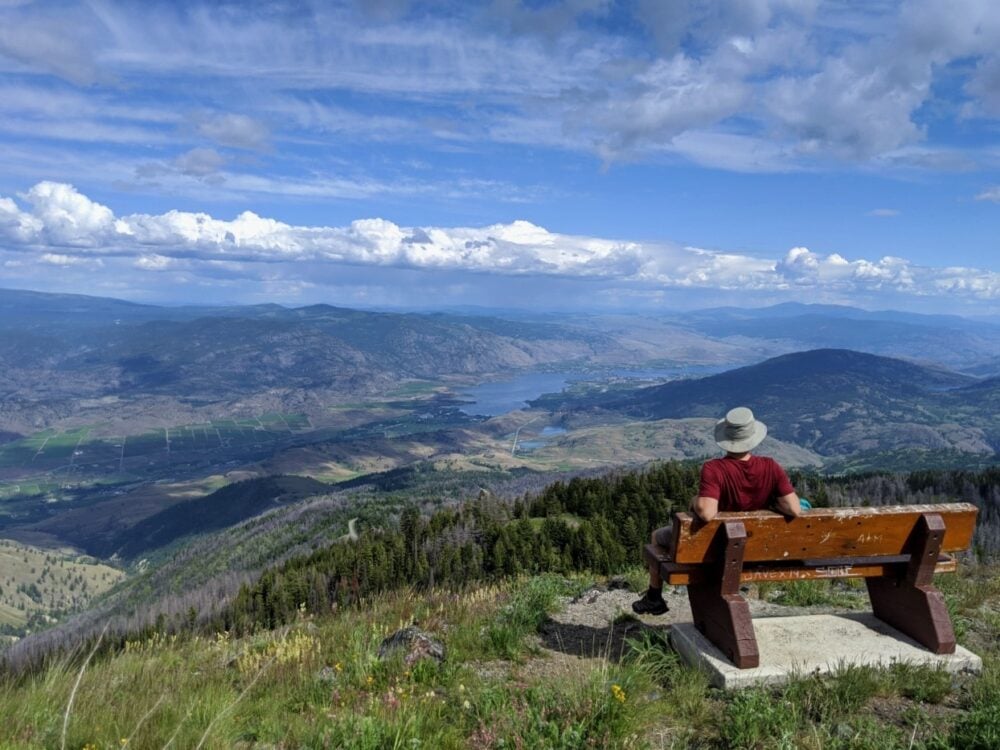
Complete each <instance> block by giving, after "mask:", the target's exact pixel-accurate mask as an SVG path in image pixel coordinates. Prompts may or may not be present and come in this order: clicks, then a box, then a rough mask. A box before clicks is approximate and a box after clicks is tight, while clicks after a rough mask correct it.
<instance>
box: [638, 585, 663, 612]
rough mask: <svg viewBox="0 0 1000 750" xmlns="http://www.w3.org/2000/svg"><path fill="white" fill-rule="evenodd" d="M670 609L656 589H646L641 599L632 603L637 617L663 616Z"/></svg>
mask: <svg viewBox="0 0 1000 750" xmlns="http://www.w3.org/2000/svg"><path fill="white" fill-rule="evenodd" d="M668 609H670V607H668V606H667V603H666V602H665V601H663V594H662V593H661V592H659V591H656V589H646V593H645V594H643V595H642V598H641V599H636V600H635V601H634V602H632V611H633V612H635V613H636V614H637V615H662V614H663V613H664V612H666V611H667V610H668Z"/></svg>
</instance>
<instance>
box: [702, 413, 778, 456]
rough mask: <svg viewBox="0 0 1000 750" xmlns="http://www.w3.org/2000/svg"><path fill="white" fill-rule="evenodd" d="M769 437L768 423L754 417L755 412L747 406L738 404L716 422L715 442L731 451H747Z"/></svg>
mask: <svg viewBox="0 0 1000 750" xmlns="http://www.w3.org/2000/svg"><path fill="white" fill-rule="evenodd" d="M765 437H767V425H766V424H764V423H763V422H761V421H760V420H757V419H754V416H753V412H752V411H750V410H749V409H748V408H746V407H745V406H737V407H736V408H735V409H730V410H729V411H728V412H726V416H725V417H724V418H722V419H720V420H719V421H718V422H716V424H715V442H716V443H718V445H719V447H720V448H722V449H723V450H725V451H729V452H730V453H746V452H747V451H750V450H753V449H754V448H756V447H757V446H758V445H760V441H761V440H763V439H764V438H765Z"/></svg>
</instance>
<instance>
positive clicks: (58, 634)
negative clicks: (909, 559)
mask: <svg viewBox="0 0 1000 750" xmlns="http://www.w3.org/2000/svg"><path fill="white" fill-rule="evenodd" d="M698 474H699V467H698V464H696V463H690V462H682V463H678V462H667V463H662V464H657V465H654V466H652V467H649V468H647V469H644V470H641V471H631V472H615V473H611V474H607V475H603V476H597V477H577V478H574V479H571V480H569V481H560V482H556V483H553V484H551V485H548V486H547V487H545V488H544V489H542V490H540V491H537V492H528V493H525V494H521V495H518V496H515V497H509V498H500V497H494V496H492V495H490V494H489V493H485V492H484V493H480V496H479V497H477V498H475V499H470V500H468V501H465V502H457V503H450V504H445V505H444V506H441V507H439V508H437V509H436V510H435V509H433V507H434V503H428V504H426V505H425V506H423V507H422V508H421V507H418V506H417V505H416V504H413V503H411V504H408V505H406V506H405V507H404V508H403V509H402V511H401V512H399V513H398V514H396V513H393V512H392V511H391V510H390V506H383V510H382V511H381V515H379V516H372V515H369V514H366V517H367V518H369V519H372V518H380V519H384V523H383V522H381V521H380V522H378V523H379V525H378V526H373V525H372V523H371V522H366V523H365V524H364V525H363V527H362V529H361V534H360V538H359V539H358V540H357V541H355V542H346V543H344V542H342V543H334V544H331V545H328V546H325V547H321V548H318V549H315V550H314V551H312V552H306V553H305V554H300V555H298V556H295V557H292V558H290V559H287V560H285V561H284V562H282V563H281V564H279V565H277V566H274V567H271V568H268V569H266V570H264V571H262V572H260V573H259V575H251V573H250V572H249V571H247V572H246V573H243V574H240V575H238V576H234V575H233V574H231V573H223V574H220V576H219V577H218V578H217V579H215V580H209V581H207V582H206V583H204V584H203V585H201V586H200V587H199V588H198V589H197V590H196V591H193V592H190V593H187V594H185V593H178V594H176V595H173V596H170V597H168V599H169V601H168V600H163V599H161V600H157V601H154V602H148V601H146V602H141V601H140V600H137V601H136V605H137V606H141V611H136V612H134V613H133V614H132V615H129V616H119V617H116V618H113V621H112V622H111V625H110V626H109V627H110V631H109V633H108V635H107V636H106V640H105V642H106V643H107V644H114V643H116V642H117V643H124V641H125V640H126V639H127V638H129V637H131V636H134V634H135V633H137V632H154V631H163V630H166V631H177V630H188V629H190V628H196V629H200V630H206V631H216V630H218V631H221V630H231V631H236V632H252V631H254V630H256V629H258V628H270V627H274V626H276V625H279V624H281V623H284V622H288V621H289V620H290V619H293V618H295V617H297V616H298V615H299V613H300V612H301V611H303V610H305V611H307V612H328V611H330V610H331V608H340V607H344V606H349V605H352V604H357V603H358V602H360V601H363V600H364V599H365V598H366V597H369V596H371V595H374V594H379V593H380V592H385V591H388V590H391V589H396V588H400V587H417V588H418V589H419V588H429V587H434V586H437V587H441V586H443V587H446V588H460V587H462V586H464V585H466V584H469V583H472V582H479V581H497V580H501V579H506V578H509V577H512V576H517V575H520V574H537V573H545V572H554V573H562V574H565V573H570V572H582V571H589V572H593V573H597V574H610V573H615V572H619V571H621V570H623V569H625V568H627V567H628V566H633V565H635V564H637V563H638V562H639V561H640V559H641V557H640V554H641V547H642V545H643V544H644V543H645V541H646V540H647V539H648V536H649V532H650V530H651V529H653V528H655V527H657V526H660V525H663V524H664V523H665V522H666V520H667V519H668V518H669V516H670V514H671V513H672V512H673V511H674V510H677V509H682V508H684V507H686V505H687V502H688V500H689V498H690V497H691V496H692V495H693V494H694V493H695V492H696V490H697V482H698ZM792 480H793V482H794V483H795V485H796V487H797V488H798V490H799V491H800V493H801V494H803V495H805V496H808V497H809V498H810V499H811V500H812V501H813V502H814V503H815V504H817V505H820V506H822V505H832V506H847V505H885V504H898V503H903V504H908V503H927V502H947V501H965V502H972V503H974V504H976V505H977V506H978V507H979V508H980V519H979V525H978V528H977V531H976V536H975V541H974V553H975V554H976V555H977V556H978V557H980V558H994V557H996V556H997V555H998V554H1000V470H998V469H990V470H986V471H980V472H958V471H956V472H916V473H913V474H910V475H889V474H873V475H867V476H856V477H847V478H824V477H821V476H819V475H814V474H797V473H793V474H792ZM337 512H338V513H340V514H341V515H342V514H343V509H339V510H338V511H337ZM206 539H208V540H211V537H207V538H206ZM255 544H258V545H264V544H266V539H259V540H257V542H255ZM211 546H212V545H211V542H210V541H209V542H208V543H207V544H203V545H202V547H203V548H205V549H208V548H210V547H211ZM188 564H189V567H191V566H193V567H197V559H194V560H190V561H188ZM241 581H243V582H244V583H243V585H242V586H240V582H241ZM234 584H235V585H234ZM237 587H238V591H237ZM206 592H208V593H209V594H211V592H215V594H214V596H207V598H206ZM84 622H86V623H87V624H83V623H84ZM104 624H105V619H104V618H102V619H98V620H95V619H93V618H91V619H89V620H84V621H82V622H80V623H78V624H77V625H76V626H75V627H74V626H73V624H69V625H68V626H64V627H61V628H59V629H57V630H55V631H49V632H43V633H39V634H37V635H35V636H32V637H29V638H27V639H25V640H24V641H22V642H21V643H18V644H16V645H15V646H14V647H12V648H11V649H10V650H9V652H8V654H7V659H8V666H16V665H24V664H28V663H31V662H33V661H35V660H36V659H37V658H38V657H39V656H40V655H42V654H44V653H46V652H49V651H51V650H52V649H55V650H57V651H58V650H61V649H64V648H69V647H72V646H74V645H78V644H79V642H80V640H81V638H82V639H84V640H86V639H88V638H90V637H93V636H94V635H95V634H96V632H98V631H99V629H100V628H101V627H103V626H104Z"/></svg>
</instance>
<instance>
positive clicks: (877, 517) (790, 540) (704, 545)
mask: <svg viewBox="0 0 1000 750" xmlns="http://www.w3.org/2000/svg"><path fill="white" fill-rule="evenodd" d="M977 512H978V510H977V508H976V506H974V505H972V504H970V503H942V504H934V505H904V506H886V507H882V508H817V509H813V510H810V511H807V512H806V513H804V514H803V515H802V516H800V517H799V518H786V517H784V516H782V515H780V514H778V513H774V512H772V511H752V512H743V513H720V514H719V515H718V516H716V517H715V518H714V519H713V520H711V521H709V522H708V523H705V522H704V521H702V520H700V519H698V518H696V517H695V516H693V515H692V514H690V513H676V514H675V515H674V526H673V534H674V539H673V544H672V545H671V546H672V548H673V550H674V551H675V552H674V555H675V562H678V563H706V562H713V561H714V560H715V559H716V555H717V554H718V551H717V549H716V548H715V545H713V544H712V540H713V539H715V536H716V534H717V533H718V531H719V526H720V524H723V523H726V522H732V521H739V522H742V523H743V525H744V527H745V528H746V532H747V540H746V546H745V549H744V557H743V559H744V561H745V563H752V562H760V561H767V560H770V561H782V560H800V559H803V558H838V557H866V556H884V555H901V554H906V553H909V552H910V551H911V550H910V549H909V548H908V547H910V546H912V542H911V541H910V539H911V535H912V533H913V531H914V528H915V527H916V525H917V522H918V521H919V519H920V518H921V516H922V515H924V514H937V515H939V516H940V517H941V518H942V519H943V521H944V524H945V533H944V538H943V540H942V543H941V551H942V552H958V551H960V550H965V549H968V547H969V545H970V544H971V543H972V533H973V530H974V529H975V525H976V514H977Z"/></svg>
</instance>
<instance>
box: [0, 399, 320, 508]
mask: <svg viewBox="0 0 1000 750" xmlns="http://www.w3.org/2000/svg"><path fill="white" fill-rule="evenodd" d="M312 427H313V425H312V423H311V422H310V421H309V418H308V417H307V416H305V415H304V414H277V413H274V414H263V415H261V416H259V417H251V418H242V419H218V420H211V421H209V422H204V423H200V424H190V425H181V426H178V427H168V428H159V429H155V430H149V431H147V432H143V433H140V434H135V435H107V434H105V432H104V431H103V430H102V429H101V428H100V426H96V425H95V426H88V427H79V428H75V429H71V430H65V431H57V430H45V431H43V432H39V433H36V434H34V435H31V436H29V437H26V438H22V439H21V440H16V441H14V442H11V443H6V444H4V445H0V478H6V479H8V480H16V479H19V478H21V477H24V476H47V477H48V478H50V479H52V480H55V479H56V478H60V479H65V478H68V477H80V476H81V475H88V474H89V475H109V474H127V473H128V472H129V471H130V470H142V471H143V472H145V471H147V470H148V468H149V467H150V466H154V467H155V466H156V465H159V464H167V465H169V464H171V463H174V462H181V463H187V462H190V461H191V460H192V459H195V460H197V459H198V458H199V457H200V458H202V459H204V458H211V457H213V456H216V457H222V458H223V460H225V459H226V458H228V456H226V455H225V454H229V453H239V452H242V451H243V450H245V449H255V448H263V447H274V446H276V445H280V444H281V443H283V442H288V441H291V440H294V438H295V436H297V435H299V434H301V433H304V432H306V431H308V430H311V429H312ZM22 484H23V487H21V488H20V489H19V490H18V491H17V492H16V493H14V491H13V489H12V487H11V483H10V481H8V482H7V483H5V485H4V487H3V488H2V489H0V499H2V498H3V496H4V493H5V492H6V493H8V494H11V493H13V494H29V493H30V492H31V491H32V490H33V489H37V490H38V491H39V492H45V491H47V489H42V488H41V487H39V486H38V485H39V482H37V481H36V482H31V481H27V482H23V483H22ZM41 484H47V483H46V482H45V481H42V482H41Z"/></svg>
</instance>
